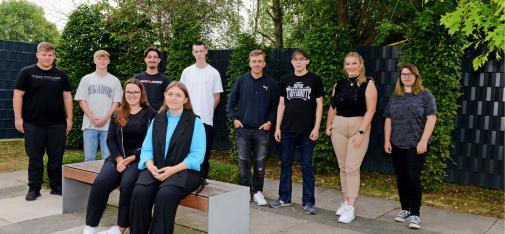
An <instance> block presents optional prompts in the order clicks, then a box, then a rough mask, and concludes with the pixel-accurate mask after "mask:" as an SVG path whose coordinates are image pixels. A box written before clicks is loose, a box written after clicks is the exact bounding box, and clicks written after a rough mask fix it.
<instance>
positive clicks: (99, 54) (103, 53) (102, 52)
mask: <svg viewBox="0 0 505 234" xmlns="http://www.w3.org/2000/svg"><path fill="white" fill-rule="evenodd" d="M103 56H106V57H108V58H110V54H109V52H107V51H105V50H97V51H95V53H94V54H93V58H96V57H103Z"/></svg>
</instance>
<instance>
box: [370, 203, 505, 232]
mask: <svg viewBox="0 0 505 234" xmlns="http://www.w3.org/2000/svg"><path fill="white" fill-rule="evenodd" d="M399 211H400V210H399V209H395V210H393V211H391V212H389V213H387V214H385V215H384V216H383V217H380V218H379V219H378V220H380V221H383V222H388V223H397V222H395V221H394V220H393V217H394V216H395V215H396V214H397V213H398V212H399ZM421 220H422V223H421V225H422V229H423V230H429V231H433V232H440V233H447V234H452V233H454V234H463V233H469V234H470V233H486V231H488V230H489V229H490V228H491V226H492V225H493V224H494V222H495V220H496V219H495V218H490V217H485V216H478V215H471V214H464V213H458V212H448V211H447V210H443V209H438V208H432V207H425V206H423V207H422V208H421ZM397 224H398V225H405V226H407V224H401V223H397ZM502 233H503V232H502Z"/></svg>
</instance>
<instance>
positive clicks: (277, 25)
mask: <svg viewBox="0 0 505 234" xmlns="http://www.w3.org/2000/svg"><path fill="white" fill-rule="evenodd" d="M272 2H273V5H272V12H273V17H272V18H273V21H274V31H275V47H277V48H283V47H284V40H283V38H282V8H281V0H273V1H272Z"/></svg>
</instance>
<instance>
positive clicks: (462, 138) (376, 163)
mask: <svg viewBox="0 0 505 234" xmlns="http://www.w3.org/2000/svg"><path fill="white" fill-rule="evenodd" d="M292 51H293V49H283V50H277V49H274V50H272V51H271V53H270V56H269V59H268V61H267V63H268V65H267V68H266V72H267V74H269V75H270V76H272V77H273V78H274V79H276V80H278V79H279V78H280V77H282V76H283V75H286V74H288V73H289V72H291V71H292V67H291V65H290V54H291V52H292ZM356 51H358V52H359V53H360V54H362V55H363V57H364V58H365V63H366V64H365V66H366V70H367V74H368V75H369V76H372V77H374V78H375V80H376V84H377V88H378V91H379V100H378V108H377V114H376V115H375V118H374V120H373V122H372V134H371V140H370V146H369V149H368V152H367V155H366V157H365V160H364V162H363V166H362V168H363V169H364V170H369V171H380V172H384V173H392V171H393V170H392V164H391V159H390V158H388V157H386V156H385V155H384V151H383V118H382V113H383V110H384V107H385V105H386V102H387V100H388V98H389V95H391V93H392V92H393V89H394V82H395V77H396V76H397V73H398V68H397V64H398V59H399V55H400V53H401V48H400V47H358V48H356ZM34 53H35V45H33V44H26V43H19V42H6V41H0V138H14V137H20V136H21V135H20V134H19V133H17V132H16V131H15V129H14V121H13V119H14V118H13V114H12V89H13V87H14V83H15V79H16V75H17V72H18V71H19V70H20V69H21V68H22V67H24V66H27V65H30V64H33V63H34V62H35V56H34ZM230 55H231V51H230V50H212V51H209V55H208V56H209V61H210V62H209V63H210V64H211V65H212V66H214V67H215V68H216V69H217V70H218V71H219V72H220V73H221V77H222V83H223V86H226V84H227V82H228V78H227V77H226V70H227V67H228V63H229V59H230ZM164 57H165V56H164ZM473 57H474V56H473V54H472V52H468V53H466V54H465V57H464V58H462V68H463V78H462V80H461V84H462V92H463V96H462V98H461V99H460V101H459V104H460V106H461V108H460V109H459V110H458V117H457V119H456V130H455V131H454V133H453V144H454V150H453V151H452V152H451V155H452V157H453V159H454V161H455V164H451V163H449V167H448V169H447V173H448V177H447V181H449V182H453V183H458V184H471V185H477V186H482V187H486V188H495V189H504V156H505V151H504V147H505V96H504V92H505V65H504V63H503V61H501V62H498V61H495V60H492V61H490V62H488V63H487V64H486V66H485V67H484V68H483V69H481V70H480V71H477V72H475V71H472V68H471V60H472V58H473ZM244 62H247V61H244ZM428 88H429V87H428ZM226 97H227V93H226V92H225V93H223V94H222V95H221V102H220V104H219V106H218V108H217V110H216V113H215V117H214V118H215V120H214V127H215V130H214V142H213V148H214V149H229V147H230V143H229V142H228V139H227V137H228V129H227V127H226V121H227V119H226V112H225V103H226Z"/></svg>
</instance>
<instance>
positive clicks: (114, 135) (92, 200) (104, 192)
mask: <svg viewBox="0 0 505 234" xmlns="http://www.w3.org/2000/svg"><path fill="white" fill-rule="evenodd" d="M124 90H125V92H124V95H123V100H122V102H121V107H120V108H119V109H118V110H117V111H116V113H114V115H113V117H112V121H110V125H109V132H108V135H107V147H109V150H110V153H111V157H109V158H107V159H106V160H105V162H104V164H103V167H102V170H101V171H100V174H98V176H97V177H96V179H95V182H94V183H93V186H92V188H91V192H90V194H89V200H88V208H87V211H86V226H85V227H84V234H94V233H95V232H96V231H95V227H96V226H98V223H99V222H100V218H101V217H102V214H103V211H104V209H105V206H106V205H107V200H108V199H109V193H110V192H111V191H112V190H114V189H115V188H117V187H118V186H119V188H120V195H119V208H118V218H117V226H113V227H112V228H110V229H109V230H108V231H107V232H106V233H108V234H115V233H118V234H121V233H125V232H126V229H128V227H129V226H130V222H129V213H130V198H131V193H132V191H133V187H134V186H135V182H136V181H137V177H138V174H139V170H138V169H137V165H138V161H139V156H140V148H141V146H142V142H143V140H144V137H145V135H146V133H147V128H148V127H149V122H150V120H151V118H152V117H154V114H156V112H154V110H152V109H151V108H150V107H149V104H148V102H147V95H146V92H145V89H144V86H143V85H142V83H140V81H138V80H137V79H129V80H128V81H126V83H125V86H124Z"/></svg>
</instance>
